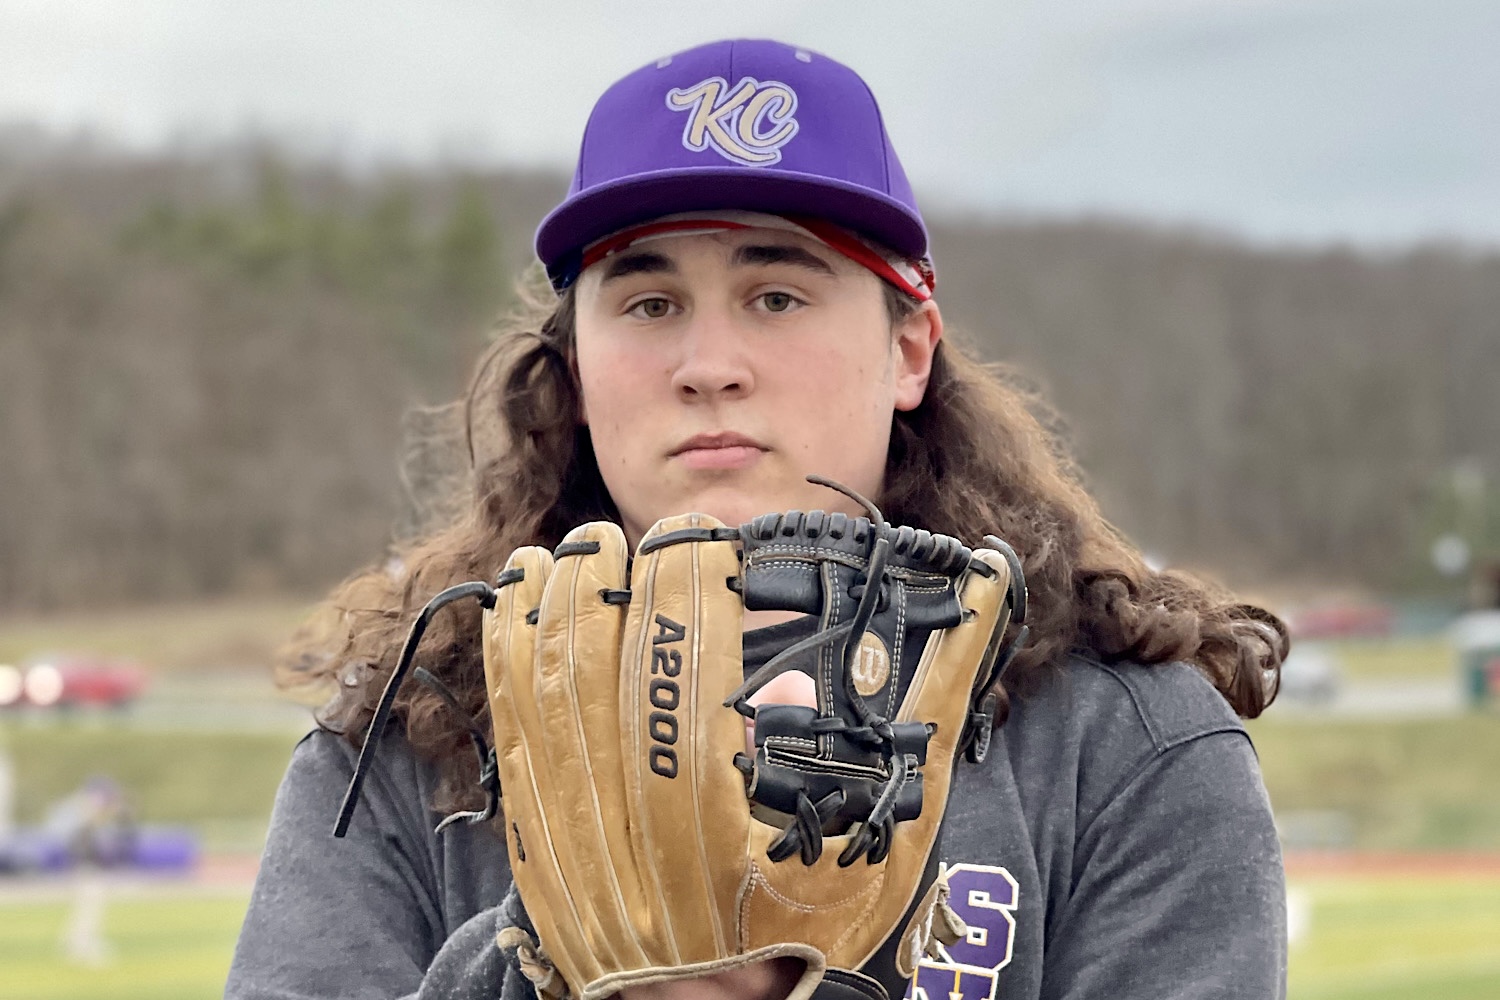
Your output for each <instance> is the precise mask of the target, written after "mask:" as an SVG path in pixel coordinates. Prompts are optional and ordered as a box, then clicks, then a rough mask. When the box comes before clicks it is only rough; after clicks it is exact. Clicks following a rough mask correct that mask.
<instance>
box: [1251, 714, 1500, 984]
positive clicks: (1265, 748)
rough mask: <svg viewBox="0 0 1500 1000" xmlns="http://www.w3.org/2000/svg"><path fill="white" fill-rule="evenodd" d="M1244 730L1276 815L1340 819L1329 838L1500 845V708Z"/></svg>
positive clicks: (1433, 845)
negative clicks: (1340, 833) (1342, 827)
mask: <svg viewBox="0 0 1500 1000" xmlns="http://www.w3.org/2000/svg"><path fill="white" fill-rule="evenodd" d="M1249 730H1250V734H1251V737H1252V738H1253V739H1254V741H1255V749H1256V753H1257V754H1258V755H1259V756H1260V766H1261V772H1262V773H1263V774H1264V776H1265V781H1266V788H1267V790H1268V791H1269V792H1270V794H1271V804H1272V805H1273V806H1274V807H1275V809H1276V812H1277V814H1278V815H1288V814H1290V813H1294V812H1305V811H1313V812H1324V813H1334V814H1338V815H1340V816H1342V817H1343V818H1344V819H1345V820H1346V821H1347V824H1348V833H1349V836H1350V839H1349V841H1348V842H1347V843H1341V844H1336V845H1331V846H1339V847H1354V848H1359V849H1362V850H1383V851H1431V850H1443V851H1457V850H1469V851H1497V850H1500V780H1497V778H1496V776H1497V775H1500V715H1496V714H1494V713H1490V712H1485V713H1473V714H1467V715H1459V716H1453V717H1451V718H1426V719H1406V720H1402V719H1395V720H1387V719H1318V720H1316V721H1302V720H1296V721H1289V720H1278V719H1274V718H1264V719H1258V720H1256V721H1254V722H1251V723H1250V724H1249ZM1496 996H1500V993H1497V994H1496Z"/></svg>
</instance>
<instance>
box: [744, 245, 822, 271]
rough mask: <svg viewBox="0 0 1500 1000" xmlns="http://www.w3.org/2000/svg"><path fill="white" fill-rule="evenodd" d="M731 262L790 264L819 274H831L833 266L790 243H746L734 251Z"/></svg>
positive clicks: (757, 264) (751, 264) (753, 264)
mask: <svg viewBox="0 0 1500 1000" xmlns="http://www.w3.org/2000/svg"><path fill="white" fill-rule="evenodd" d="M733 263H734V264H735V265H737V266H744V265H750V266H765V265H767V264H791V265H793V266H794V267H805V268H807V269H808V270H809V271H817V272H818V273H820V274H833V268H832V267H831V266H830V265H829V263H828V262H827V261H826V260H824V259H823V258H822V257H819V256H818V255H817V254H815V253H813V252H812V251H810V250H804V249H803V248H802V247H799V246H797V245H795V244H791V243H772V244H765V245H762V244H757V243H746V244H745V245H743V246H741V247H739V248H738V249H736V250H735V251H734V259H733Z"/></svg>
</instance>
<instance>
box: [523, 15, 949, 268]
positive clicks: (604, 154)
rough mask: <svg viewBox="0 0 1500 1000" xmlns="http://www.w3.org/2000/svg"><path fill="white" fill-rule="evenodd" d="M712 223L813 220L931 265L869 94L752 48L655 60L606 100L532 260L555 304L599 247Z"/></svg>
mask: <svg viewBox="0 0 1500 1000" xmlns="http://www.w3.org/2000/svg"><path fill="white" fill-rule="evenodd" d="M711 209H745V210H750V211H759V212H769V213H773V214H777V215H805V216H815V217H818V218H822V219H826V220H828V221H830V222H834V223H837V224H839V225H841V226H845V227H847V228H848V229H851V230H853V231H855V232H857V233H859V234H861V235H863V236H865V237H867V238H869V239H872V240H874V241H876V242H877V243H880V244H882V245H883V246H885V247H888V248H889V249H891V250H893V251H895V252H896V253H898V254H900V255H902V256H904V257H908V258H911V259H913V260H918V259H922V258H925V257H926V256H927V228H926V226H925V225H924V224H923V222H922V214H921V212H920V211H918V209H917V201H916V198H915V197H913V195H912V191H911V185H910V184H909V183H908V182H907V180H906V173H905V171H903V170H902V169H901V161H900V160H899V159H897V158H896V150H895V149H894V148H893V147H892V146H891V141H890V137H889V136H887V135H886V132H885V123H884V122H883V121H882V119H881V117H880V108H879V106H878V105H877V104H876V103H875V96H874V95H873V94H871V93H870V88H869V87H868V86H867V85H866V84H865V82H864V81H863V80H861V79H860V78H859V75H858V74H856V73H855V72H854V71H853V70H851V69H849V67H847V66H844V65H843V64H841V63H838V62H835V61H834V60H832V59H829V58H828V57H827V56H823V55H819V54H818V53H816V52H811V51H808V50H807V49H799V48H796V47H795V46H791V45H785V44H782V43H781V42H773V41H765V40H747V39H736V40H732V41H722V42H712V43H710V44H708V45H700V46H698V47H697V48H694V49H689V50H687V51H686V52H679V53H678V54H676V55H674V56H669V57H667V58H665V59H659V60H657V61H656V62H654V63H652V64H651V65H649V66H645V67H643V68H641V69H639V70H636V71H635V72H634V73H631V74H630V75H629V76H627V77H625V78H624V79H622V80H620V81H619V82H618V83H616V84H615V85H614V86H612V87H610V88H609V89H608V90H607V91H605V92H604V95H603V96H602V97H600V98H599V100H598V102H597V103H596V104H595V105H594V110H593V113H592V114H591V115H589V121H588V125H587V126H585V128H584V133H583V143H582V145H581V147H580V148H579V151H578V168H577V170H576V171H575V172H574V174H573V183H572V185H571V186H570V187H569V188H568V196H567V198H565V199H564V200H563V203H562V204H561V205H558V206H557V207H556V208H555V209H553V210H552V212H551V213H549V214H548V215H547V217H546V218H545V219H543V220H542V224H541V226H540V227H539V228H538V229H537V232H536V253H537V256H538V257H540V258H541V260H542V263H543V264H544V265H546V268H547V274H548V276H549V277H550V278H551V279H552V283H553V286H554V287H556V288H558V289H559V290H561V289H563V288H566V287H567V286H568V285H570V284H572V282H573V281H574V279H576V278H577V277H578V271H579V267H580V263H581V259H582V251H583V249H584V247H586V246H588V245H589V244H590V243H592V242H594V241H595V240H597V239H599V238H601V237H604V236H607V235H609V234H610V233H613V232H615V231H616V230H619V229H621V228H623V227H625V226H629V225H633V224H635V223H639V222H645V221H647V220H650V219H655V218H657V217H659V216H663V215H670V214H673V213H678V212H693V211H700V210H711Z"/></svg>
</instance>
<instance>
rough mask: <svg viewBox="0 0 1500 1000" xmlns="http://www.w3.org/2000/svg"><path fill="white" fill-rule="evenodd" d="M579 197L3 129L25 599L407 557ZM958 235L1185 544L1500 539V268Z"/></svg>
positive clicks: (1270, 558)
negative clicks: (419, 438) (468, 407)
mask: <svg viewBox="0 0 1500 1000" xmlns="http://www.w3.org/2000/svg"><path fill="white" fill-rule="evenodd" d="M565 183H566V181H565V179H564V178H561V177H557V176H552V175H538V174H527V173H519V172H516V173H496V174H486V175H477V174H473V173H466V172H463V171H459V170H435V171H432V172H429V173H425V174H420V175H418V174H412V173H404V174H403V173H394V172H384V173H368V174H356V173H350V172H341V171H338V170H335V169H332V168H328V167H306V166H299V167H296V168H293V167H290V166H288V165H287V164H286V163H285V162H284V161H283V160H281V159H280V158H278V157H277V156H276V155H275V152H274V151H273V150H270V149H267V148H264V147H249V148H243V149H235V150H223V151H220V152H218V153H215V154H212V155H209V154H195V155H193V156H179V157H163V158H158V159H153V160H142V159H125V158H120V157H114V156H109V155H103V154H95V153H91V152H89V151H87V150H82V151H80V150H72V151H56V150H53V151H51V152H48V153H45V154H36V153H35V152H34V151H30V150H28V149H27V148H23V147H14V146H7V145H5V144H4V143H0V609H6V608H11V609H15V608H48V607H61V606H70V605H72V606H76V605H82V604H86V603H92V602H98V601H103V602H106V603H131V602H145V601H158V600H166V599H178V598H190V597H199V596H204V595H221V594H243V593H279V592H291V593H298V594H307V593H314V592H316V591H318V590H319V589H321V588H323V587H325V586H326V585H328V584H329V583H330V582H332V581H333V580H335V579H337V578H339V577H341V576H343V575H344V574H346V573H348V572H349V571H351V570H353V569H355V568H356V567H359V566H362V565H366V564H368V563H370V562H372V561H375V560H378V559H380V558H381V557H382V556H383V554H384V552H385V550H386V546H387V545H388V543H389V541H390V540H391V537H392V533H393V531H398V530H410V529H411V527H412V525H411V519H410V515H409V513H404V512H406V508H408V507H409V497H408V496H406V495H405V491H404V490H403V483H402V480H401V478H400V476H399V475H398V462H399V460H400V456H401V454H402V452H403V448H406V450H408V451H409V450H410V449H409V448H407V447H406V445H404V443H403V436H404V435H406V436H408V437H409V436H410V434H411V433H412V431H413V429H414V428H415V429H417V430H422V428H423V427H424V425H425V424H426V423H431V422H432V421H433V420H437V421H438V422H441V418H440V417H433V416H432V413H433V411H431V410H427V409H423V407H430V406H432V405H433V404H437V403H441V402H442V401H445V400H448V399H452V398H453V397H455V396H456V395H457V394H459V393H460V392H461V391H462V389H463V387H464V385H465V383H466V379H467V374H468V367H469V365H470V364H471V363H472V361H473V359H474V357H475V356H476V355H477V353H478V352H479V350H480V349H481V348H482V346H483V344H484V342H485V339H486V335H487V328H488V326H489V322H490V319H491V317H493V316H495V315H496V314H497V313H498V312H499V311H500V310H502V309H503V308H504V307H505V305H506V303H507V301H508V298H509V296H510V295H511V292H512V287H513V281H514V276H515V274H516V273H517V272H518V271H519V270H520V269H521V268H522V267H523V266H524V265H525V264H526V263H527V262H528V261H529V260H530V247H529V243H530V236H531V232H532V230H533V228H534V226H535V224H536V221H537V220H538V219H539V218H540V216H541V214H542V213H543V212H544V211H545V210H546V209H547V208H548V207H550V206H551V205H552V204H554V203H555V201H556V200H557V198H558V197H559V196H560V195H561V193H562V191H563V189H564V187H565ZM934 247H935V256H936V259H937V265H938V272H939V276H940V280H939V289H940V301H942V303H943V305H944V308H945V314H946V315H947V316H948V318H949V323H950V327H951V328H954V329H955V332H956V334H957V335H958V336H960V337H962V338H964V339H967V340H969V341H970V342H972V343H974V344H976V345H977V346H978V347H979V349H980V350H981V351H982V352H983V353H984V354H985V355H986V356H988V357H989V358H991V359H994V360H999V361H1004V362H1007V363H1011V364H1014V365H1016V366H1018V367H1019V368H1020V369H1021V371H1022V372H1024V373H1026V374H1027V375H1028V376H1029V377H1031V378H1032V379H1034V380H1035V382H1036V383H1037V384H1038V385H1039V386H1040V387H1041V388H1042V389H1043V390H1044V392H1045V394H1046V395H1047V396H1048V397H1049V398H1050V399H1051V400H1052V401H1053V402H1054V403H1055V404H1056V406H1057V408H1058V409H1059V411H1060V412H1061V413H1062V414H1064V417H1065V420H1066V427H1065V430H1066V431H1067V433H1068V436H1069V437H1070V439H1071V440H1072V441H1073V443H1074V444H1075V446H1076V447H1077V449H1078V453H1079V456H1080V460H1081V465H1082V467H1083V469H1084V470H1085V472H1086V474H1087V476H1088V478H1089V481H1090V484H1091V486H1092V487H1093V488H1094V489H1095V491H1096V492H1097V494H1098V495H1099V496H1100V497H1101V500H1102V502H1103V503H1104V506H1105V509H1106V511H1107V512H1108V513H1109V514H1110V515H1111V516H1112V517H1113V518H1114V519H1115V520H1116V522H1117V523H1119V524H1120V525H1121V526H1122V527H1123V528H1125V529H1126V530H1127V531H1128V532H1130V533H1131V534H1132V535H1133V536H1135V537H1136V538H1137V539H1138V540H1139V541H1140V542H1141V543H1142V544H1143V545H1144V546H1145V547H1146V548H1147V549H1148V551H1150V552H1152V553H1154V554H1156V555H1157V556H1158V557H1159V558H1162V559H1165V560H1167V561H1170V562H1174V563H1178V562H1180V563H1186V564H1189V565H1194V566H1199V567H1207V568H1209V569H1211V570H1214V571H1216V572H1218V573H1220V574H1221V575H1225V576H1227V577H1229V578H1231V579H1232V580H1234V581H1236V582H1240V583H1244V582H1247V581H1250V582H1253V581H1257V580H1265V579H1269V578H1272V577H1275V578H1280V579H1288V578H1290V579H1296V580H1301V581H1321V582H1334V583H1359V584H1364V585H1368V586H1372V587H1380V588H1402V589H1408V590H1410V589H1421V588H1424V587H1431V586H1433V584H1434V578H1433V571H1432V569H1431V568H1430V565H1429V561H1428V558H1427V551H1428V547H1429V546H1430V544H1431V542H1432V540H1433V539H1434V538H1435V537H1437V535H1438V534H1441V533H1445V532H1457V533H1460V534H1461V535H1462V536H1463V537H1465V538H1466V539H1467V540H1468V541H1470V543H1471V544H1472V545H1474V546H1475V548H1476V549H1483V548H1484V547H1485V546H1489V547H1490V549H1491V550H1492V551H1493V550H1495V549H1497V548H1500V402H1497V399H1496V389H1495V386H1496V383H1497V378H1496V376H1497V373H1500V255H1497V254H1496V253H1493V252H1485V253H1481V252H1476V251H1473V250H1464V249H1460V248H1441V247H1427V248H1419V249H1413V250H1411V251H1409V252H1404V253H1387V254H1382V255H1372V254H1359V253H1355V252H1352V251H1349V250H1343V249H1330V250H1323V251H1304V250H1296V251H1293V250H1266V249H1253V248H1248V247H1245V246H1241V245H1237V244H1235V243H1234V242H1232V241H1230V240H1227V239H1222V238H1216V237H1213V236H1209V235H1204V234H1193V233H1181V232H1163V231H1158V230H1152V229H1148V228H1144V227H1140V226H1131V225H1127V224H1121V223H1111V222H1074V223H1055V224H1044V223H1028V224H1017V223H1007V222H992V223H979V222H957V221H951V220H950V221H948V222H944V221H942V220H938V223H937V225H935V227H934ZM403 411H406V412H407V413H408V416H407V418H406V420H405V421H403V417H402V414H403ZM418 459H419V460H420V459H421V456H420V455H419V456H418ZM437 464H438V465H439V466H441V465H442V462H441V461H438V462H437ZM1476 481H1477V483H1478V487H1477V490H1478V492H1477V494H1476V493H1475V489H1476V487H1475V485H1474V484H1475V483H1476ZM1455 483H1460V484H1461V487H1462V488H1458V493H1457V494H1455V489H1456V487H1455V485H1454V484H1455ZM407 485H409V484H407ZM1459 494H1461V495H1459ZM1476 497H1477V499H1476ZM403 516H405V517H406V521H405V523H404V527H403V526H402V522H401V519H402V518H403Z"/></svg>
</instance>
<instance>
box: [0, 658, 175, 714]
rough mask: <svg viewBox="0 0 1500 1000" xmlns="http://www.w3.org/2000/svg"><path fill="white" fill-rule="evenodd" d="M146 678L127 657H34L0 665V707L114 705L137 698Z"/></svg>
mask: <svg viewBox="0 0 1500 1000" xmlns="http://www.w3.org/2000/svg"><path fill="white" fill-rule="evenodd" d="M146 681H147V675H146V672H145V671H144V670H142V669H141V668H140V666H139V665H137V664H135V663H133V662H131V661H129V660H113V659H108V658H105V657H100V656H90V655H84V654H69V655H57V656H36V657H32V658H31V659H30V660H28V661H27V662H26V663H25V664H24V665H23V666H20V667H14V666H10V665H7V664H0V708H11V707H19V706H21V705H31V706H34V707H37V708H53V707H68V706H73V705H98V706H102V707H106V708H118V707H123V706H125V705H129V704H130V703H131V702H133V701H135V699H136V698H138V697H140V695H141V693H142V692H143V691H145V689H146Z"/></svg>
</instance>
